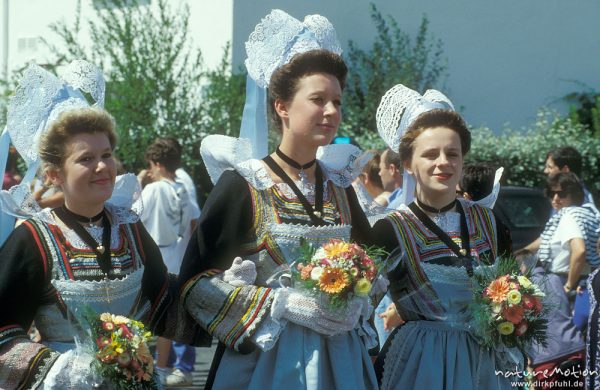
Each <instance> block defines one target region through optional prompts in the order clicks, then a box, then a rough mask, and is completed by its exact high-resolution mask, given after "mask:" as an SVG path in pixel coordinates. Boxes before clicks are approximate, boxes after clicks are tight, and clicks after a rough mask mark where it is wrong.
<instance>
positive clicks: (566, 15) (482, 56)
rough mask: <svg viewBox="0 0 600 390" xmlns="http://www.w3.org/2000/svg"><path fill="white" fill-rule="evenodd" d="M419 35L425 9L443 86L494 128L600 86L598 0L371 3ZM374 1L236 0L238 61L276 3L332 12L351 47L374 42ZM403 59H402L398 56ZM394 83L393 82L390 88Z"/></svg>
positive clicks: (523, 121) (478, 121)
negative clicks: (440, 55) (443, 59)
mask: <svg viewBox="0 0 600 390" xmlns="http://www.w3.org/2000/svg"><path fill="white" fill-rule="evenodd" d="M372 2H373V3H375V5H376V6H377V8H378V9H379V10H380V11H381V12H382V14H384V15H388V14H390V15H392V16H393V17H394V18H395V19H396V20H397V21H398V23H399V25H400V27H401V28H402V29H403V30H404V31H407V32H409V33H410V34H411V35H412V36H414V35H415V34H416V32H417V29H418V26H419V24H420V22H421V17H422V15H423V14H426V15H427V17H428V19H429V21H430V31H431V32H432V33H433V34H434V35H435V36H436V37H438V38H441V39H442V40H443V43H444V52H445V55H446V56H447V58H448V74H449V75H448V78H447V80H446V83H445V85H440V86H437V87H438V88H440V89H442V90H443V91H444V92H446V93H447V95H448V96H449V97H450V98H451V99H452V100H453V102H454V103H455V105H456V106H457V107H462V113H463V114H464V116H465V118H466V119H467V121H468V122H469V123H470V124H472V125H475V126H480V125H488V126H490V127H492V128H493V129H495V130H498V129H500V128H501V127H502V126H503V124H505V123H507V122H509V123H510V124H511V125H512V126H513V127H517V128H519V127H521V126H525V125H528V124H530V123H531V122H532V121H533V120H534V119H535V115H536V112H537V110H538V109H539V107H541V106H543V105H548V106H551V107H554V108H558V109H561V110H562V111H563V112H564V111H566V107H567V105H566V104H565V102H564V101H563V100H562V97H563V96H565V95H566V94H568V93H570V92H573V91H581V90H582V88H581V86H580V85H578V84H577V83H576V82H581V83H584V84H585V85H588V86H589V87H591V88H594V89H595V90H600V23H598V21H597V19H598V16H599V15H600V2H599V1H597V0H577V1H565V0H527V1H523V0H499V1H492V0H460V1H447V0H372ZM369 3H370V1H359V0H355V1H347V0H346V1H344V0H339V1H333V0H329V1H317V0H305V1H302V2H299V1H297V0H260V1H259V0H236V1H235V7H234V34H233V36H234V53H233V61H234V63H240V62H242V61H243V58H244V56H245V53H244V48H243V43H244V41H245V40H246V39H247V37H248V35H249V33H250V32H251V31H252V29H253V27H254V25H255V24H256V23H257V22H258V21H259V20H260V18H261V17H263V16H264V15H265V14H267V13H268V12H269V11H270V10H271V9H273V8H280V9H283V10H286V11H287V12H289V13H290V14H291V15H293V16H295V17H296V18H303V17H304V15H306V14H310V13H320V14H322V15H324V16H326V17H327V18H328V19H329V20H330V21H331V22H332V23H333V25H334V26H335V27H336V30H337V33H338V38H339V39H340V41H341V42H342V44H343V45H344V47H345V48H347V41H348V40H353V41H355V42H357V43H358V44H359V45H360V46H361V47H363V48H368V47H370V45H371V37H372V36H373V34H374V33H375V29H374V27H373V25H372V22H371V20H370V17H369ZM399 60H401V59H399ZM390 87H391V86H390Z"/></svg>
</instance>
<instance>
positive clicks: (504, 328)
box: [498, 321, 515, 336]
mask: <svg viewBox="0 0 600 390" xmlns="http://www.w3.org/2000/svg"><path fill="white" fill-rule="evenodd" d="M514 331H515V326H514V325H513V323H512V322H508V321H506V322H502V323H501V324H499V325H498V332H500V334H502V335H504V336H508V335H509V334H512V332H514Z"/></svg>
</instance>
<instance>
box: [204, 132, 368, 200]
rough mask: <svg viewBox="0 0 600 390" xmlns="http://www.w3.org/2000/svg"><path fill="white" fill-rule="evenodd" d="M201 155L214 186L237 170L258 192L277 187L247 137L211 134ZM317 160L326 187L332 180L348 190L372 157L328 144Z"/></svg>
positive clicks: (353, 149) (318, 152)
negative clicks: (224, 175) (229, 172)
mask: <svg viewBox="0 0 600 390" xmlns="http://www.w3.org/2000/svg"><path fill="white" fill-rule="evenodd" d="M200 154H201V155H202V159H203V160H204V164H205V165H206V169H207V171H208V174H209V176H210V178H211V180H212V182H213V183H216V182H217V181H218V180H219V178H220V177H221V175H222V174H223V172H224V171H226V170H235V171H237V172H238V173H239V174H240V175H241V176H242V177H243V178H244V179H246V181H248V183H250V184H251V185H252V186H253V187H254V188H256V189H257V190H266V189H268V188H270V187H272V186H274V185H275V182H274V181H273V179H272V178H271V176H270V175H269V173H268V171H267V168H266V166H265V164H264V163H263V162H262V161H261V160H257V159H254V158H252V146H251V145H250V142H249V141H248V140H247V139H245V138H233V137H228V136H225V135H216V134H214V135H209V136H207V137H205V138H204V140H203V141H202V145H201V146H200ZM317 158H318V159H319V163H320V165H321V168H322V169H323V174H324V185H326V184H327V182H328V181H331V182H333V183H334V184H335V185H337V186H339V187H342V188H347V187H348V186H350V184H351V183H352V181H353V180H354V179H355V178H356V177H358V175H359V174H360V173H361V172H362V168H363V167H364V165H365V164H366V163H367V162H368V161H369V159H370V154H363V153H362V152H361V151H360V149H359V148H357V147H356V146H354V145H327V146H322V147H320V148H319V149H318V150H317ZM281 188H285V187H281ZM303 193H304V191H303Z"/></svg>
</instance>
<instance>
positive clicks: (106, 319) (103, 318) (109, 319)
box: [100, 313, 112, 322]
mask: <svg viewBox="0 0 600 390" xmlns="http://www.w3.org/2000/svg"><path fill="white" fill-rule="evenodd" d="M100 321H102V322H112V315H111V314H110V313H102V314H100Z"/></svg>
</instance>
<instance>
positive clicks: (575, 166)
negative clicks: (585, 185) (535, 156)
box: [546, 146, 581, 176]
mask: <svg viewBox="0 0 600 390" xmlns="http://www.w3.org/2000/svg"><path fill="white" fill-rule="evenodd" d="M548 157H552V160H553V161H554V164H555V165H556V166H557V167H558V169H563V167H564V166H567V167H569V171H571V172H573V173H574V174H576V175H577V176H581V154H580V153H579V152H578V151H577V149H575V148H574V147H572V146H564V147H562V148H558V149H554V150H551V151H549V152H548V154H547V155H546V160H548Z"/></svg>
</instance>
